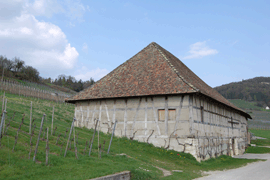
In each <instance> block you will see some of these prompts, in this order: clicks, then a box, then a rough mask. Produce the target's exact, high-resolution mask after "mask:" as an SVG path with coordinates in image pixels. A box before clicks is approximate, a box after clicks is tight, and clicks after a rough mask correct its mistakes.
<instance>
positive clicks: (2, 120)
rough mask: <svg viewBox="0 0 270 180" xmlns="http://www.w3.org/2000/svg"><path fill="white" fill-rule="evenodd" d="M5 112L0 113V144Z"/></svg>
mask: <svg viewBox="0 0 270 180" xmlns="http://www.w3.org/2000/svg"><path fill="white" fill-rule="evenodd" d="M6 113H7V112H6V111H4V112H3V113H2V119H1V124H0V142H1V139H2V133H3V132H2V129H3V124H4V120H5V114H6Z"/></svg>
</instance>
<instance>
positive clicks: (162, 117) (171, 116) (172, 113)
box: [158, 109, 176, 121]
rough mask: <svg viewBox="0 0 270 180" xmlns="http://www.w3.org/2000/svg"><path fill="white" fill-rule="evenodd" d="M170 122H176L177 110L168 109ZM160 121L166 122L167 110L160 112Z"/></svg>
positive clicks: (160, 110)
mask: <svg viewBox="0 0 270 180" xmlns="http://www.w3.org/2000/svg"><path fill="white" fill-rule="evenodd" d="M168 116H169V117H168V120H169V121H171V120H175V116H176V109H168ZM158 120H159V121H165V109H159V110H158Z"/></svg>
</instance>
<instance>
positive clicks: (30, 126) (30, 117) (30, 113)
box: [29, 101, 32, 134]
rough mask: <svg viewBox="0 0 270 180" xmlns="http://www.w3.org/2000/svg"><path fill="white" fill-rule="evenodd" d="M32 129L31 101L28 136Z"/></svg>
mask: <svg viewBox="0 0 270 180" xmlns="http://www.w3.org/2000/svg"><path fill="white" fill-rule="evenodd" d="M31 128H32V101H31V108H30V126H29V134H30V133H31Z"/></svg>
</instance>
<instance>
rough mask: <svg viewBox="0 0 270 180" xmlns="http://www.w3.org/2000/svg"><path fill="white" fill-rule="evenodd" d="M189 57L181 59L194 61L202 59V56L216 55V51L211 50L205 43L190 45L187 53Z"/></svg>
mask: <svg viewBox="0 0 270 180" xmlns="http://www.w3.org/2000/svg"><path fill="white" fill-rule="evenodd" d="M188 53H189V54H190V55H188V56H185V57H184V58H183V59H195V58H202V57H204V56H209V55H214V54H217V53H218V51H217V50H216V49H211V48H209V47H208V46H207V45H206V41H203V42H196V43H194V44H192V45H190V50H189V51H188Z"/></svg>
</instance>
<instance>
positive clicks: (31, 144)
mask: <svg viewBox="0 0 270 180" xmlns="http://www.w3.org/2000/svg"><path fill="white" fill-rule="evenodd" d="M35 128H36V124H35V125H34V128H33V130H32V133H31V137H30V151H29V157H28V159H30V156H31V153H32V146H33V143H32V138H33V135H34V132H35Z"/></svg>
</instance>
